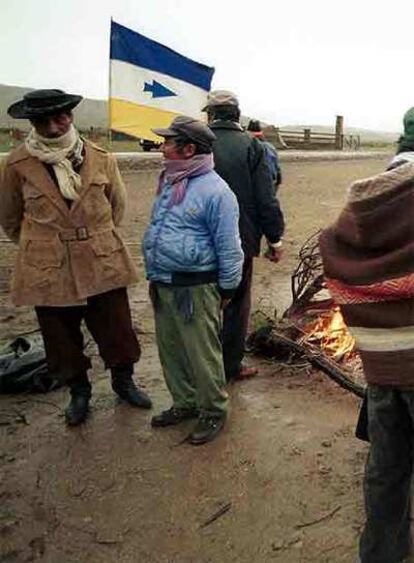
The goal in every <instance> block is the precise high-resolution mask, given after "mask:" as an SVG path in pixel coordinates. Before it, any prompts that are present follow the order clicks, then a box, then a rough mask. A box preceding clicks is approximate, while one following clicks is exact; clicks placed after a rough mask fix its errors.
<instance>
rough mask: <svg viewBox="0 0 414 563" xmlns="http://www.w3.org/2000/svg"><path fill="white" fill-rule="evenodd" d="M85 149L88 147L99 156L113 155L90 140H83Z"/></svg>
mask: <svg viewBox="0 0 414 563" xmlns="http://www.w3.org/2000/svg"><path fill="white" fill-rule="evenodd" d="M82 140H83V142H84V144H85V147H87V148H88V149H89V150H90V151H92V152H94V153H98V154H104V155H110V154H111V153H109V152H108V151H107V150H106V149H104V148H102V147H100V146H99V145H96V144H95V143H92V141H88V139H82Z"/></svg>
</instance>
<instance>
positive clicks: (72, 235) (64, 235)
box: [59, 227, 90, 242]
mask: <svg viewBox="0 0 414 563" xmlns="http://www.w3.org/2000/svg"><path fill="white" fill-rule="evenodd" d="M59 238H60V240H61V241H62V242H67V241H74V240H88V239H89V238H90V236H89V231H88V227H77V228H76V229H68V230H66V231H60V232H59Z"/></svg>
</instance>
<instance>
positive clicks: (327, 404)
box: [0, 157, 387, 563]
mask: <svg viewBox="0 0 414 563" xmlns="http://www.w3.org/2000/svg"><path fill="white" fill-rule="evenodd" d="M386 162H387V158H386V157H384V158H383V159H378V160H367V161H345V162H315V163H300V162H297V163H285V164H284V178H285V181H284V184H283V186H282V188H281V191H280V198H281V202H282V205H283V208H284V211H285V215H286V221H287V232H286V236H285V256H284V259H283V261H282V262H281V263H280V265H275V264H271V263H269V262H267V261H265V260H263V259H257V260H256V266H255V267H256V271H255V280H254V309H257V308H260V309H263V310H266V311H267V312H272V311H273V310H274V309H277V310H278V311H279V312H282V311H283V310H284V308H285V307H286V306H287V305H288V304H289V300H290V274H291V272H292V269H293V268H294V266H295V265H296V260H297V252H298V250H299V248H300V246H301V244H302V243H303V241H304V240H305V239H306V238H307V237H308V236H309V235H311V234H312V233H313V232H314V231H315V230H316V229H317V228H319V227H322V226H324V225H326V224H327V223H328V222H330V221H331V220H332V219H334V218H335V217H336V215H337V213H338V211H339V209H340V208H341V206H342V204H343V201H344V198H345V194H346V189H347V186H348V185H349V183H350V182H351V181H352V180H354V179H357V178H360V177H365V176H369V175H371V174H374V173H377V172H379V171H381V170H383V168H384V166H385V163H386ZM124 177H125V179H126V182H127V185H128V191H129V196H130V206H129V211H128V216H127V219H126V221H125V226H124V227H123V233H124V235H125V239H126V240H128V241H129V243H131V245H130V248H131V251H132V253H133V255H134V256H135V257H136V259H137V260H138V261H139V264H140V265H141V271H142V259H141V257H140V254H139V244H138V243H139V241H140V239H141V235H142V232H143V229H144V227H145V224H146V222H147V219H148V214H149V210H150V206H151V200H152V196H153V193H154V185H155V179H156V172H155V171H142V172H134V173H125V174H124ZM0 250H1V257H0V263H3V265H4V263H5V262H7V261H8V260H10V256H11V252H12V248H11V246H10V245H7V244H2V245H0ZM2 271H4V269H3V270H2ZM130 298H131V306H132V311H133V317H134V323H135V326H136V328H137V331H138V332H139V333H140V341H141V344H142V348H143V356H142V360H141V362H140V363H139V365H138V366H137V367H136V376H137V379H138V380H139V381H140V383H141V384H142V385H143V386H144V387H145V389H146V390H147V391H148V392H149V393H150V395H151V397H152V398H153V400H154V410H153V412H157V411H159V409H162V408H165V407H168V406H169V397H168V393H167V391H166V388H165V385H164V382H163V377H162V373H161V368H160V364H159V361H158V356H157V350H156V345H155V340H154V334H153V330H154V328H153V320H152V314H151V308H150V304H149V302H148V298H147V294H146V282H145V279H144V274H142V280H141V281H140V283H139V284H138V285H137V286H136V287H134V288H131V291H130ZM0 318H1V329H0V330H1V333H0V340H5V339H7V338H9V337H11V336H14V335H16V334H18V333H21V332H24V331H26V330H30V329H33V328H35V327H36V324H35V321H34V317H33V314H32V312H31V311H30V310H27V309H19V310H17V309H15V308H13V306H12V305H11V303H10V301H9V296H8V294H7V293H5V292H3V294H1V295H0ZM89 350H90V352H91V354H92V355H93V361H94V372H93V375H92V378H93V383H94V395H93V410H92V415H91V417H90V419H89V420H88V422H87V423H86V424H85V425H84V426H83V427H79V428H74V429H68V428H66V427H65V425H64V420H63V409H64V407H65V404H66V402H67V400H68V397H67V392H66V391H65V390H58V391H54V392H52V393H49V394H47V395H24V396H7V397H5V396H3V397H1V398H0V401H1V412H0V436H1V438H0V440H1V441H0V562H1V563H6V562H7V563H21V562H28V561H36V562H38V561H39V562H40V561H41V562H44V563H75V562H76V563H115V562H120V563H230V562H234V563H266V562H275V563H296V562H318V563H323V562H330V563H336V562H338V563H339V562H349V563H352V562H353V561H355V559H356V549H357V539H358V536H359V533H360V530H361V525H362V523H363V506H362V493H361V479H362V474H363V464H364V459H365V455H366V447H365V446H364V444H362V443H361V442H359V441H358V440H356V439H355V438H354V435H353V432H354V425H355V420H356V416H357V410H358V403H359V402H358V400H357V398H356V397H354V396H352V395H350V394H349V393H346V392H345V391H343V390H342V389H340V388H339V387H337V386H336V385H335V384H334V383H332V382H331V381H330V380H329V379H328V378H327V377H326V376H325V375H323V374H320V373H318V372H315V371H311V370H307V369H304V370H303V371H301V372H293V371H290V370H288V369H286V368H282V369H281V368H280V366H277V364H270V363H268V362H265V361H264V360H263V359H260V358H250V359H249V362H250V363H254V364H257V365H259V366H260V368H261V373H260V375H259V376H258V377H257V378H255V379H252V380H250V381H245V382H243V383H238V384H235V385H233V386H231V387H230V389H229V392H230V396H231V415H230V419H229V422H228V424H227V427H226V429H225V431H224V432H223V433H222V435H220V436H219V438H218V439H217V440H216V441H214V442H213V443H211V444H208V445H205V446H202V447H198V448H195V447H192V446H190V445H188V444H185V443H182V440H183V438H184V437H185V436H186V434H187V433H188V431H189V425H188V424H184V425H183V426H180V427H177V428H174V429H161V430H160V429H157V430H153V429H152V428H151V426H150V424H149V422H150V417H151V413H150V412H142V411H139V410H134V409H133V408H131V407H128V406H126V405H123V404H119V403H118V402H117V400H116V399H115V397H114V395H113V393H112V391H111V390H110V386H109V381H108V377H107V374H105V373H104V371H103V368H102V364H101V363H100V360H99V358H98V357H97V356H96V350H95V349H94V347H93V346H90V347H89ZM220 509H223V512H224V511H225V510H226V511H225V512H224V513H223V514H222V515H221V516H220V517H218V518H217V519H216V520H214V521H213V522H211V523H208V522H209V520H210V519H211V517H212V516H214V515H217V513H218V511H220Z"/></svg>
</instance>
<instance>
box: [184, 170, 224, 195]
mask: <svg viewBox="0 0 414 563" xmlns="http://www.w3.org/2000/svg"><path fill="white" fill-rule="evenodd" d="M190 182H194V183H197V184H202V186H203V192H204V193H205V194H206V195H207V194H209V195H211V194H215V193H218V192H220V191H221V190H223V189H226V188H228V185H227V182H225V181H224V180H223V178H222V177H221V176H219V175H218V174H217V172H216V171H215V170H209V171H208V172H206V173H205V174H201V175H200V176H195V177H193V178H190Z"/></svg>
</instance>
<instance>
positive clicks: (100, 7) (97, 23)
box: [0, 0, 414, 133]
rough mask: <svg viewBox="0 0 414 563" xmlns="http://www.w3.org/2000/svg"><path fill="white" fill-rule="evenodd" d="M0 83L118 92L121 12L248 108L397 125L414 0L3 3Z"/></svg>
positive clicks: (101, 94) (315, 120) (310, 120)
mask: <svg viewBox="0 0 414 563" xmlns="http://www.w3.org/2000/svg"><path fill="white" fill-rule="evenodd" d="M0 2H1V3H2V4H3V5H2V19H3V22H4V26H3V30H2V35H1V37H0V46H1V47H2V48H1V49H0V83H1V84H4V85H10V86H18V87H23V88H24V87H25V88H53V87H56V88H62V89H63V90H66V91H68V92H73V93H79V94H81V95H83V96H85V97H88V98H91V99H97V100H105V99H107V97H108V68H109V27H110V20H111V17H112V18H113V19H114V20H115V21H117V22H119V23H121V24H122V25H125V26H126V27H129V28H131V29H134V30H135V31H138V32H139V33H141V34H143V35H145V36H147V37H149V38H151V39H154V40H155V41H158V42H160V43H162V44H164V45H166V46H168V47H170V48H171V49H173V50H175V51H177V52H179V53H181V54H183V55H185V56H187V57H189V58H192V59H194V60H196V61H199V62H201V63H204V64H206V65H209V66H214V67H215V69H216V72H215V75H214V77H213V83H212V87H213V89H216V88H225V89H229V90H232V91H234V92H235V93H236V94H237V95H238V97H239V99H240V104H241V110H242V113H243V114H244V115H250V116H254V117H256V118H258V119H260V120H262V121H264V122H266V123H273V124H277V125H280V126H284V125H306V124H309V125H321V126H330V127H331V126H334V123H335V116H336V115H342V116H344V123H345V128H348V127H353V128H359V129H368V130H375V131H384V132H391V133H398V132H401V130H402V118H403V115H404V113H405V112H406V111H407V109H409V108H410V107H412V106H413V105H414V93H411V88H412V82H411V80H410V73H409V71H408V70H407V67H408V65H407V61H410V60H411V58H412V46H411V39H410V37H411V29H410V23H411V21H412V18H411V17H410V15H414V6H412V5H411V4H408V3H406V2H403V1H402V0H396V1H395V2H394V3H393V4H392V13H394V14H399V15H401V14H403V17H398V26H395V25H394V24H391V23H390V6H391V5H390V4H389V3H388V2H385V3H384V4H383V5H378V3H376V2H374V1H373V0H366V2H364V3H360V2H358V1H357V0H349V2H348V3H347V4H346V6H343V7H342V6H341V7H339V6H337V5H333V4H332V3H329V2H327V1H325V0H315V1H314V2H313V3H312V5H310V4H308V3H305V2H301V1H299V0H293V1H291V2H290V3H288V4H281V3H280V4H279V3H278V2H271V1H267V0H258V1H257V2H255V4H254V8H253V7H252V6H240V5H239V4H238V3H237V2H235V1H234V0H229V1H228V2H226V3H223V2H220V1H218V0H210V2H209V3H208V6H206V8H205V10H204V12H203V9H202V8H203V6H201V5H200V4H198V5H195V4H196V3H195V2H191V1H189V0H163V1H161V0H152V1H151V0H141V1H140V2H139V3H137V2H135V1H133V0H117V1H116V2H115V1H112V0H100V1H98V0H71V1H70V2H67V1H66V0H21V1H20V2H19V3H11V2H8V1H7V0H0Z"/></svg>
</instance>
